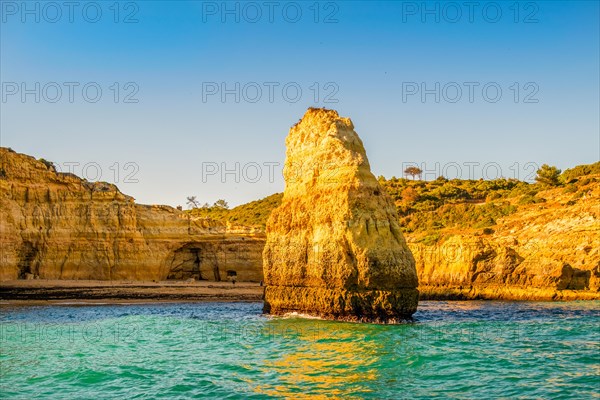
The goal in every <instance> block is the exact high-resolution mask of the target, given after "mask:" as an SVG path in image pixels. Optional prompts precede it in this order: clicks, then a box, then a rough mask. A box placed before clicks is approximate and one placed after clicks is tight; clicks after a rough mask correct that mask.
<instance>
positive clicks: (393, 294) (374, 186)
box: [263, 108, 419, 322]
mask: <svg viewBox="0 0 600 400" xmlns="http://www.w3.org/2000/svg"><path fill="white" fill-rule="evenodd" d="M286 147H287V151H286V161H285V167H284V178H285V192H284V194H283V200H282V203H281V205H280V206H279V207H278V208H276V209H275V210H274V211H273V212H272V214H271V216H270V217H269V220H268V222H267V229H266V231H267V242H266V245H265V248H264V251H263V268H264V276H265V285H266V288H265V295H264V296H265V298H264V301H265V302H264V312H265V313H270V314H275V315H281V314H286V313H291V312H298V313H303V314H308V315H314V316H320V317H323V318H329V319H339V320H349V321H363V322H395V321H398V320H403V319H407V318H410V316H411V315H412V314H413V313H414V312H415V311H416V309H417V302H418V298H419V292H418V291H417V273H416V269H415V261H414V258H413V256H412V254H411V252H410V250H409V249H408V247H407V245H406V241H405V240H404V237H403V236H402V232H401V231H400V226H399V224H398V221H397V216H396V208H395V205H394V203H393V202H392V200H391V198H390V197H389V196H388V194H387V193H386V192H385V190H384V189H382V187H381V186H380V185H379V182H378V181H377V179H376V178H375V176H374V175H373V174H372V173H371V169H370V166H369V161H368V159H367V156H366V153H365V149H364V146H363V143H362V141H361V140H360V138H359V137H358V135H357V133H356V132H355V131H354V125H353V124H352V121H351V120H350V119H349V118H343V117H340V116H339V115H338V113H337V112H336V111H334V110H326V109H315V108H310V109H308V111H307V112H306V114H305V115H304V117H303V118H302V119H301V120H300V121H299V122H298V123H297V124H296V125H294V126H293V127H292V128H291V129H290V132H289V134H288V136H287V139H286Z"/></svg>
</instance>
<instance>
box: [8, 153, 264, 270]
mask: <svg viewBox="0 0 600 400" xmlns="http://www.w3.org/2000/svg"><path fill="white" fill-rule="evenodd" d="M0 157H1V169H0V222H1V225H0V242H1V257H0V279H1V280H9V279H32V278H40V279H99V280H165V279H189V278H195V279H207V280H226V279H227V274H228V271H234V272H235V274H236V275H237V279H238V280H245V281H256V282H258V281H260V280H261V279H262V273H261V271H260V264H261V258H262V255H261V253H262V248H263V243H264V236H263V235H262V234H261V233H257V232H255V231H253V230H252V229H248V228H243V227H232V226H228V225H227V224H224V223H219V222H215V221H211V220H207V219H194V218H190V217H189V216H188V215H187V214H185V213H183V212H181V211H179V210H176V209H173V208H171V207H167V206H146V205H140V204H136V203H135V202H134V200H133V198H132V197H129V196H126V195H124V194H122V193H121V192H120V191H119V190H118V189H117V187H116V186H114V185H110V184H107V183H100V182H97V183H90V182H87V181H85V180H82V179H80V178H78V177H77V176H75V175H73V174H65V173H57V172H56V171H55V169H54V167H53V166H52V165H51V164H50V163H48V162H45V163H44V162H41V161H37V160H35V159H34V158H33V157H30V156H27V155H23V154H18V153H15V152H13V151H12V150H10V149H6V148H0ZM229 273H230V274H232V273H233V272H229Z"/></svg>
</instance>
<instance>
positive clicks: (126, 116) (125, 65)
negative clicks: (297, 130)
mask: <svg viewBox="0 0 600 400" xmlns="http://www.w3.org/2000/svg"><path fill="white" fill-rule="evenodd" d="M0 3H1V5H2V9H1V11H2V24H1V32H0V38H1V39H0V40H1V57H0V58H1V61H0V62H1V64H0V66H1V81H2V84H3V86H2V96H3V98H2V103H1V107H2V113H1V114H2V115H1V131H2V137H1V142H2V146H9V147H12V148H13V149H15V150H16V151H18V152H23V153H27V154H31V155H33V156H35V157H44V158H46V159H49V160H52V161H54V162H55V163H57V164H58V165H59V166H61V167H62V169H63V170H64V169H66V168H67V166H66V165H65V163H68V162H74V163H79V166H75V167H74V172H76V173H77V174H79V175H82V174H83V171H82V167H83V166H84V165H86V164H87V165H88V168H87V169H86V171H85V172H86V176H87V177H88V178H90V179H91V180H93V178H95V177H96V175H97V171H96V167H94V165H97V166H99V167H100V168H101V171H102V176H101V179H102V180H106V181H109V182H115V181H117V184H118V186H119V187H120V188H121V190H122V191H123V192H125V193H127V194H130V195H132V196H134V197H135V198H136V200H137V201H139V202H142V203H156V204H170V205H173V206H175V205H178V204H181V205H184V204H185V197H186V196H188V195H197V196H198V199H199V200H200V201H201V202H210V203H212V202H214V201H215V200H217V199H219V198H224V199H226V200H228V201H229V203H230V204H231V205H237V204H240V203H244V202H246V201H250V200H253V199H257V198H261V197H264V196H266V195H269V194H271V193H274V192H278V191H282V190H283V186H284V185H283V180H282V177H281V166H282V165H283V161H284V152H285V146H284V139H285V136H286V134H287V132H288V129H289V127H290V126H291V125H293V124H294V123H295V122H296V121H297V120H298V119H299V118H300V117H301V116H302V115H303V114H304V112H305V110H306V109H307V107H310V106H317V107H322V106H325V107H328V108H334V109H337V110H338V111H339V112H340V114H342V115H344V116H348V117H350V118H352V120H353V121H354V125H355V127H356V130H357V132H358V133H359V135H360V136H361V137H362V139H363V141H364V142H365V146H366V148H367V154H368V156H369V159H370V162H371V166H372V170H373V172H374V173H375V174H376V175H384V176H387V177H390V176H392V175H396V176H401V175H402V170H403V166H406V163H408V162H417V163H419V164H420V163H425V164H424V165H423V166H424V167H425V169H431V170H432V172H431V173H430V175H428V178H433V177H434V175H436V174H437V173H438V172H445V173H446V175H447V176H448V177H454V176H456V175H457V169H456V165H458V166H459V167H460V168H461V177H462V178H468V177H469V174H470V173H472V174H473V176H474V177H475V178H479V177H481V176H485V177H488V178H489V177H491V178H493V177H495V176H496V175H498V174H499V173H498V172H497V170H498V168H499V169H500V170H501V173H502V175H503V176H507V177H511V176H515V175H517V176H518V177H520V178H522V179H523V178H531V174H532V169H533V167H532V166H534V165H539V164H542V163H549V164H553V165H556V166H558V167H559V168H562V169H565V168H568V167H571V166H574V165H577V164H583V163H592V162H595V161H598V159H599V158H600V154H599V153H600V143H599V131H600V127H599V114H598V113H599V111H598V110H599V108H600V104H599V72H598V71H599V69H600V65H599V51H600V50H599V49H600V43H599V32H600V28H599V14H600V11H599V3H598V2H597V1H581V2H575V1H568V2H567V1H565V2H561V1H539V2H518V3H517V5H518V14H517V13H516V11H517V9H515V7H514V4H515V2H513V1H510V2H495V3H494V2H486V1H482V2H479V4H480V5H479V6H477V7H476V8H475V9H473V10H469V8H467V7H466V6H464V5H463V4H464V2H462V1H459V2H454V3H452V2H450V3H448V2H428V3H427V4H426V7H427V10H424V9H423V6H422V2H421V1H418V2H380V3H377V2H364V3H362V2H341V1H340V2H319V3H317V7H316V8H315V5H314V4H315V3H314V2H313V1H310V2H285V1H282V2H279V1H278V2H275V5H274V8H272V9H269V8H268V6H265V5H264V2H262V1H259V2H250V3H244V2H230V3H227V5H226V7H227V10H224V9H223V3H222V2H221V1H219V2H200V1H138V2H120V3H119V7H115V6H114V1H97V2H95V3H94V2H92V3H90V2H85V1H83V2H79V5H78V6H77V7H75V8H74V9H72V10H70V9H69V8H68V7H67V6H65V5H64V4H63V2H61V1H59V2H56V3H54V4H59V6H60V8H61V9H60V10H57V9H56V8H55V7H54V6H48V5H47V4H48V3H46V2H27V7H29V8H28V9H27V10H24V9H23V4H24V3H22V2H20V1H19V2H11V1H4V0H3V1H1V2H0ZM36 4H37V6H36ZM456 5H458V6H459V7H460V9H457V8H456ZM497 5H499V9H497V7H496V6H497ZM36 7H38V8H36ZM53 7H54V8H53ZM236 7H237V10H236ZM298 10H300V12H301V15H300V16H298V14H297V13H298ZM317 10H318V13H317V12H316V11H317ZM428 10H429V11H428ZM98 11H100V12H101V15H100V16H98V17H97V12H98ZM117 11H118V14H117V13H116V12H117ZM498 11H499V12H500V13H501V15H499V14H498ZM228 12H229V13H228ZM59 13H60V14H59ZM236 13H239V14H238V15H236ZM258 13H260V15H259V14H258ZM459 13H460V15H459ZM36 18H37V19H38V20H39V22H38V21H36ZM115 18H116V20H117V21H118V22H117V23H115ZM70 19H72V22H71V21H70ZM95 19H98V22H95V23H94V22H92V21H94V20H95ZM236 19H237V20H236ZM436 19H437V21H436ZM125 20H127V21H129V22H132V23H125ZM53 21H55V22H53ZM135 21H137V22H135ZM294 21H296V22H294ZM515 21H516V22H515ZM36 82H39V84H40V86H39V90H37V89H36V86H35V84H36ZM53 82H55V83H53ZM67 82H74V84H65V83H67ZM90 82H95V83H96V84H95V85H97V87H100V89H102V96H101V97H100V98H99V100H98V101H97V102H96V103H93V102H91V100H93V99H94V97H95V90H96V89H95V87H96V86H95V85H91V86H90V85H88V87H87V96H88V97H87V98H86V97H84V93H82V88H83V86H84V85H86V84H87V83H90ZM115 82H118V86H119V93H118V96H117V103H115V101H114V100H115V95H116V94H117V93H116V86H112V85H113V84H114V83H115ZM128 82H133V84H132V85H130V86H127V87H126V84H127V83H128ZM213 82H214V83H216V84H217V86H215V85H214V84H213ZM236 82H238V83H239V85H240V86H239V88H240V90H239V92H238V93H239V96H240V101H239V103H237V102H236V101H235V96H236V93H230V94H227V95H226V97H225V101H224V102H223V101H222V99H221V95H220V93H216V94H209V93H211V92H210V91H211V90H212V91H213V92H214V91H215V90H216V89H218V90H219V91H220V90H221V88H220V87H219V85H221V83H225V84H226V85H227V87H228V88H229V89H235V85H236ZM252 82H255V83H252ZM269 82H272V83H269ZM315 82H316V86H315ZM436 82H438V83H439V90H438V92H437V93H438V94H439V96H440V101H439V102H436V101H435V96H436V93H435V87H436ZM453 82H454V83H453ZM465 82H474V83H473V84H468V85H473V86H471V87H472V88H473V99H472V101H470V99H469V86H468V85H467V86H466V85H465ZM515 82H516V83H517V85H516V86H515V85H514V83H515ZM23 83H24V84H25V87H23V86H22V84H23ZM422 83H424V84H425V85H426V89H430V90H433V93H430V94H427V95H426V96H425V99H424V100H425V101H423V99H422V98H421V93H420V91H421V84H422ZM76 84H78V85H79V86H76ZM286 84H287V92H286V93H283V90H282V89H283V87H284V85H286ZM68 85H71V87H72V88H73V99H72V102H71V101H70V99H69V86H68ZM257 85H258V86H259V87H260V88H261V90H262V96H261V97H260V98H257V91H256V86H257ZM269 85H271V87H272V88H273V99H272V101H271V99H269ZM486 85H487V86H486ZM56 86H59V87H60V88H61V90H62V95H61V97H59V98H58V100H56V99H57V96H58V95H57V93H58V92H57V91H56ZM457 86H458V87H459V88H460V89H461V90H462V97H460V98H458V100H456V99H457V93H458V92H457ZM484 86H486V92H485V93H483V87H484ZM298 87H300V88H301V90H302V94H301V95H300V96H299V99H298V101H296V102H293V101H292V100H295V99H294V97H296V89H297V88H298ZM498 87H499V88H500V89H501V90H502V96H501V97H500V98H499V99H498V101H496V102H492V101H493V100H495V97H496V93H495V91H496V90H497V88H498ZM244 88H245V89H244ZM316 88H318V89H319V93H318V96H317V98H316V99H315V94H316ZM517 88H518V93H517ZM22 89H27V90H30V91H32V92H31V93H28V94H27V93H26V94H25V95H24V98H22V95H23V93H22ZM136 90H137V93H135V94H133V95H132V96H131V97H129V98H127V99H128V100H132V99H137V100H138V102H137V103H127V102H125V100H126V95H128V94H132V93H133V92H134V91H136ZM415 90H418V92H416V93H414V92H415ZM36 91H37V94H39V96H40V102H39V103H37V102H36V101H35V100H36V99H35V96H36ZM233 91H234V92H235V90H233ZM336 91H337V92H336ZM333 92H336V93H335V94H332V93H333ZM412 93H414V94H412ZM326 95H330V97H326ZM285 96H287V97H285ZM486 96H487V97H486ZM515 96H517V97H516V99H515ZM23 100H24V101H23ZM54 100H56V102H51V101H54ZM254 100H256V101H254ZM330 100H337V103H332V102H330ZM455 100H456V102H452V101H455ZM515 100H516V101H515ZM535 100H537V102H531V101H535ZM253 101H254V102H253ZM128 162H132V163H135V164H136V165H137V167H135V166H132V165H129V164H128V165H127V166H126V163H128ZM90 163H97V164H90ZM115 163H119V164H118V166H116V165H115ZM223 163H224V164H223ZM236 163H239V165H240V169H239V171H238V173H237V174H238V175H239V176H238V177H237V178H239V182H236V172H232V173H229V174H227V175H225V176H224V179H221V176H220V173H219V172H220V171H217V174H215V175H207V176H205V179H203V177H202V172H203V170H204V172H211V171H213V169H214V167H215V165H216V166H217V167H218V168H219V170H220V169H221V167H222V166H223V165H224V166H225V167H226V168H228V169H230V170H234V171H235V164H236ZM269 163H279V166H277V165H276V164H269ZM436 163H439V167H436ZM476 163H479V164H476ZM515 163H518V165H517V164H515ZM89 165H92V167H89ZM257 165H258V166H260V171H261V173H262V176H261V177H260V179H256V178H255V177H256V171H257V168H256V167H257ZM269 165H274V167H272V168H273V171H274V173H275V178H274V179H273V181H272V182H271V181H270V180H269V176H268V175H269V168H270V167H269ZM244 167H245V168H244ZM135 168H139V169H138V170H137V171H136V170H135ZM117 170H118V171H119V172H120V173H119V174H118V176H116V174H115V172H116V171H117ZM131 173H133V177H130V181H131V180H137V182H135V181H132V182H124V178H126V176H127V175H128V174H131ZM131 178H133V179H131Z"/></svg>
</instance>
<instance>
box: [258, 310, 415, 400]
mask: <svg viewBox="0 0 600 400" xmlns="http://www.w3.org/2000/svg"><path fill="white" fill-rule="evenodd" d="M414 328H415V326H414V325H411V324H406V325H370V324H369V325H365V324H356V323H339V322H331V321H323V320H315V319H300V318H293V319H281V318H275V319H272V320H269V321H268V322H267V323H266V324H265V326H264V329H263V335H264V336H266V339H267V342H268V343H270V344H271V346H269V347H270V350H269V351H268V352H267V353H266V354H264V361H263V362H264V365H263V366H262V372H263V373H264V374H266V375H272V376H273V377H277V378H276V379H277V380H273V381H272V382H270V383H269V384H262V385H260V386H257V387H255V391H256V392H258V393H260V394H263V395H267V396H275V397H285V398H315V397H316V398H324V397H330V398H331V397H333V398H338V397H344V398H347V397H364V396H368V395H369V394H372V393H373V391H375V390H376V389H377V388H378V387H380V385H381V384H382V383H383V384H391V385H393V386H395V385H400V384H407V383H410V382H412V381H413V380H414V379H415V378H416V377H417V376H418V368H417V366H418V364H419V357H418V354H416V353H415V352H413V351H411V350H410V345H409V342H408V341H410V340H411V334H410V332H412V331H414ZM412 337H413V338H414V337H415V336H414V335H412ZM403 365H406V368H402V366H403Z"/></svg>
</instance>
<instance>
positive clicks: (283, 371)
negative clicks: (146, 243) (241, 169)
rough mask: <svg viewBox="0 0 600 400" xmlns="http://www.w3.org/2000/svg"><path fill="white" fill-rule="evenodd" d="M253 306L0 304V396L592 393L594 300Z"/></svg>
mask: <svg viewBox="0 0 600 400" xmlns="http://www.w3.org/2000/svg"><path fill="white" fill-rule="evenodd" d="M261 307H262V304H259V303H194V304H191V303H180V304H173V303H169V304H147V305H139V304H138V305H98V306H44V307H7V306H3V307H2V308H1V311H0V367H1V368H0V397H1V398H9V399H10V398H18V399H35V398H47V399H113V398H115V399H142V398H143V399H145V398H168V399H176V398H182V399H186V398H199V397H208V398H240V399H242V398H244V399H245V398H267V397H273V398H281V397H287V398H305V397H321V398H325V397H327V398H336V397H343V398H389V399H397V398H429V397H432V396H438V397H441V398H448V397H449V398H480V399H490V398H580V399H593V398H597V399H598V398H600V303H599V302H569V303H534V302H519V303H516V302H478V301H471V302H428V301H425V302H421V303H420V305H419V311H418V312H417V313H416V314H415V321H414V322H412V323H406V324H402V325H372V324H354V323H340V322H331V321H322V320H317V319H307V318H298V317H292V318H269V317H265V316H262V315H261Z"/></svg>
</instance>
